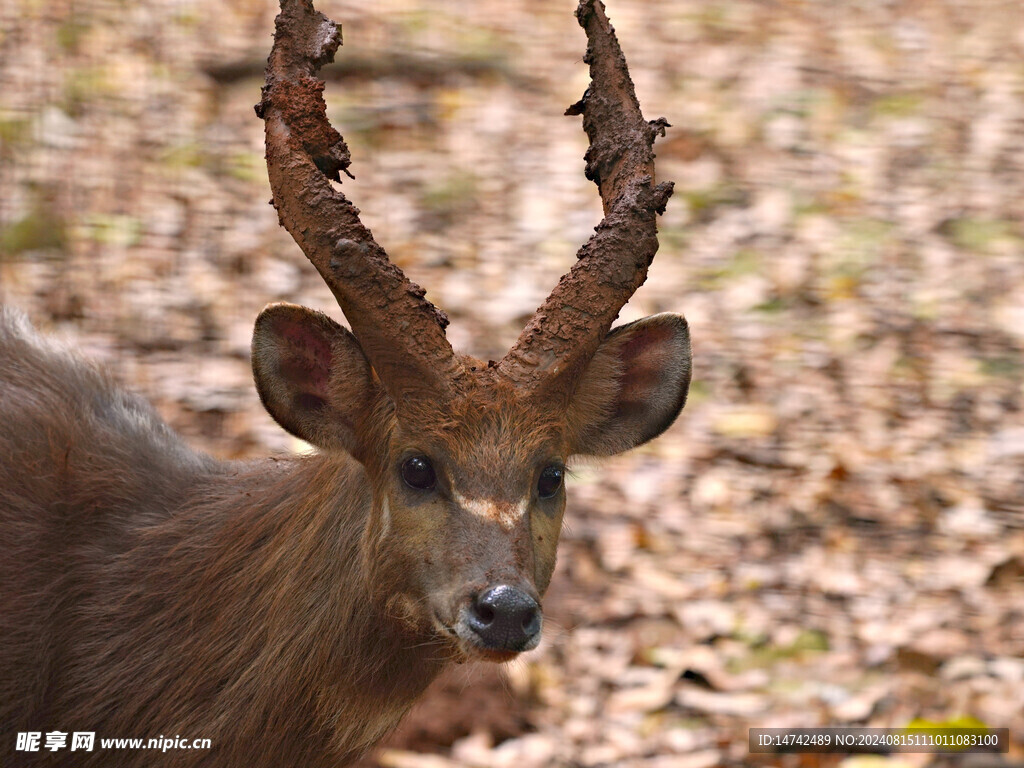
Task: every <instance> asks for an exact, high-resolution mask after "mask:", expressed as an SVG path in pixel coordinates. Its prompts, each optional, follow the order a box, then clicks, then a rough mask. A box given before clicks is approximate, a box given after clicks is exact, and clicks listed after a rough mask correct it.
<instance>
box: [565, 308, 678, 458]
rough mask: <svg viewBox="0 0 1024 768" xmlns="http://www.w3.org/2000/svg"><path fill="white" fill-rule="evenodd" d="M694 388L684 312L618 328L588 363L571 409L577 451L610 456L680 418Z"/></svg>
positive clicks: (572, 430)
mask: <svg viewBox="0 0 1024 768" xmlns="http://www.w3.org/2000/svg"><path fill="white" fill-rule="evenodd" d="M689 388H690V331H689V328H688V327H687V325H686V319H685V318H684V317H683V316H682V315H674V314H668V313H665V314H661V315H652V316H651V317H645V318H644V319H643V320H637V321H636V322H635V323H629V324H628V325H623V326H620V327H618V328H615V329H613V330H612V331H611V332H610V333H609V334H608V336H607V337H606V338H605V340H604V342H602V344H601V346H600V347H599V348H598V350H597V353H596V354H595V355H594V357H593V359H591V361H590V363H589V364H588V365H587V369H586V371H585V372H584V373H583V378H582V379H581V380H580V384H579V386H578V387H577V389H576V393H575V394H574V395H573V399H572V402H571V403H570V405H569V411H568V414H567V417H568V424H569V431H570V436H571V438H572V439H573V440H574V441H575V446H574V448H573V453H577V454H588V455H592V456H610V455H612V454H614V453H621V452H623V451H626V450H629V449H630V448H635V447H636V446H638V445H642V444H643V443H646V442H647V441H648V440H650V439H651V438H654V437H657V436H658V435H660V434H661V433H662V432H664V431H665V430H666V429H668V427H669V426H670V425H671V424H672V422H673V421H675V419H676V416H678V415H679V412H680V411H681V410H682V409H683V405H684V404H685V403H686V393H687V391H688V390H689Z"/></svg>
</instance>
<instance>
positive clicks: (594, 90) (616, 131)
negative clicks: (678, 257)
mask: <svg viewBox="0 0 1024 768" xmlns="http://www.w3.org/2000/svg"><path fill="white" fill-rule="evenodd" d="M576 18H577V19H578V20H579V23H580V26H582V27H583V28H584V29H585V30H586V33H587V39H588V46H587V53H586V56H585V57H584V61H585V62H587V63H588V64H589V65H590V77H591V84H590V87H589V88H588V89H587V91H586V93H584V94H583V98H582V99H580V101H579V102H577V103H576V104H574V105H573V106H571V107H569V109H567V110H566V114H567V115H579V114H582V115H583V128H584V130H585V131H586V133H587V136H588V137H589V139H590V148H589V149H588V150H587V153H586V157H585V159H586V162H587V166H586V175H587V178H588V179H590V180H592V181H593V182H594V183H595V184H597V187H598V191H599V193H600V195H601V202H602V204H603V207H604V214H605V215H604V219H603V220H602V221H601V223H600V224H599V225H598V226H597V227H596V229H595V232H594V235H593V236H592V237H591V238H590V240H589V241H588V242H587V243H586V245H584V246H583V247H582V248H581V249H580V250H579V252H578V253H577V259H578V261H577V262H576V264H575V265H573V268H572V269H571V270H570V271H569V272H568V274H566V275H564V276H563V277H562V279H561V280H560V281H559V283H558V285H557V286H556V287H555V289H554V291H552V293H551V295H550V296H548V298H547V300H546V301H545V302H544V303H543V304H542V305H541V307H540V308H539V309H538V310H537V312H536V313H535V314H534V316H533V318H532V319H531V320H530V322H529V324H528V325H527V326H526V328H525V329H524V330H523V332H522V334H521V335H520V337H519V339H518V341H516V343H515V345H513V347H512V349H511V350H509V353H508V354H507V355H506V356H505V358H504V359H503V360H502V361H501V362H500V363H499V366H498V368H499V371H500V373H501V374H503V375H504V376H505V377H506V378H507V379H509V380H510V381H512V382H513V383H514V384H515V385H517V386H519V387H522V388H525V389H526V390H528V391H531V392H533V393H535V394H540V395H541V396H543V397H551V398H554V399H556V400H561V401H563V402H564V401H567V399H568V398H569V397H571V395H572V393H573V391H574V390H575V388H576V385H577V383H578V381H579V377H580V376H581V375H582V373H583V370H584V368H585V367H586V365H587V363H588V362H589V361H590V359H591V357H593V355H594V353H595V352H596V351H597V348H598V346H600V344H601V342H602V341H603V340H604V337H605V336H606V335H607V333H608V331H609V329H610V328H611V324H612V322H613V321H614V320H615V318H616V317H617V316H618V314H619V310H621V309H622V307H623V305H624V304H625V303H626V302H627V301H629V298H630V296H632V295H633V293H634V292H635V291H636V289H637V288H639V287H640V286H641V285H642V284H643V282H644V280H646V279H647V268H648V267H649V266H650V263H651V261H652V259H653V258H654V254H655V253H656V252H657V250H658V230H657V222H656V215H657V214H659V213H662V212H664V210H665V204H666V203H667V202H668V198H669V196H670V195H671V194H672V183H671V182H664V183H662V184H658V185H656V186H655V184H654V151H653V145H654V139H655V136H656V135H659V134H661V135H664V133H665V128H666V127H667V126H668V123H667V122H665V120H664V119H663V118H662V119H658V120H654V121H652V122H647V121H645V120H644V118H643V115H642V114H641V113H640V104H639V102H638V101H637V98H636V93H635V92H634V89H633V82H632V80H630V78H629V70H628V68H627V67H626V59H625V57H624V56H623V55H622V49H621V48H620V47H619V43H618V40H617V39H616V38H615V30H614V29H612V26H611V24H610V23H609V21H608V17H607V16H606V15H605V10H604V5H603V4H602V2H601V0H580V4H579V7H578V8H577V9H576Z"/></svg>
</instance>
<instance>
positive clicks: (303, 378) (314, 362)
mask: <svg viewBox="0 0 1024 768" xmlns="http://www.w3.org/2000/svg"><path fill="white" fill-rule="evenodd" d="M252 372H253V378H255V380H256V391H257V392H259V396H260V400H262V401H263V407H264V408H266V409H267V412H268V413H269V414H270V415H271V416H272V417H273V418H274V421H276V422H277V423H278V424H280V425H281V426H282V427H284V428H285V430H287V431H288V432H291V433H292V434H293V435H295V436H296V437H300V438H302V439H303V440H305V441H306V442H307V443H310V444H312V445H315V446H316V447H317V448H323V449H325V450H344V451H348V452H349V453H351V454H353V455H354V456H357V457H358V456H359V455H360V446H361V441H360V439H359V436H360V430H359V425H360V423H361V421H362V418H363V417H364V416H365V415H366V414H367V412H368V411H370V410H372V407H373V401H374V398H375V396H376V392H377V389H378V388H377V386H376V384H375V383H374V378H373V371H372V369H371V367H370V364H369V362H367V360H366V355H364V354H363V350H362V349H361V348H360V346H359V342H358V341H356V338H355V336H353V335H352V334H351V333H350V332H349V331H347V330H346V329H344V328H342V327H341V326H340V325H338V324H337V323H336V322H334V321H333V320H331V318H329V317H327V315H324V314H322V313H320V312H316V311H314V310H312V309H307V308H306V307H300V306H297V305H295V304H271V305H269V306H267V307H266V308H265V309H264V310H263V311H262V312H261V313H260V316H259V317H257V318H256V327H255V329H254V330H253V335H252Z"/></svg>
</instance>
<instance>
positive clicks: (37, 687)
mask: <svg viewBox="0 0 1024 768" xmlns="http://www.w3.org/2000/svg"><path fill="white" fill-rule="evenodd" d="M303 313H308V316H309V318H312V319H309V320H308V323H306V324H303V323H304V322H305V321H303V317H304V315H303ZM296 320H299V321H302V322H299V325H298V326H296V325H295V324H294V321H296ZM664 323H665V321H662V322H661V323H654V324H653V325H652V328H653V329H654V332H653V333H651V332H648V331H643V330H642V326H638V327H639V328H641V332H640V333H639V334H635V338H636V339H639V340H640V341H638V342H637V343H639V344H640V346H641V347H643V346H644V344H643V343H641V342H642V341H643V337H645V336H651V337H652V338H654V337H659V336H665V335H666V334H665V333H663V332H662V331H661V330H659V329H662V326H663V325H664ZM669 324H670V325H672V324H674V326H673V327H678V322H677V321H675V320H672V321H671V322H670V323H669ZM345 334H347V331H344V329H341V328H340V327H339V326H337V325H336V324H334V323H333V322H332V321H330V320H328V319H327V318H326V317H325V316H323V315H319V314H316V315H314V313H312V312H311V311H309V310H300V308H294V307H288V306H284V305H277V306H276V307H270V308H268V310H266V311H265V313H264V315H263V316H261V319H260V321H259V322H258V323H257V333H256V340H255V342H254V350H255V351H254V367H255V369H256V371H257V381H258V384H259V386H260V392H261V396H263V397H264V400H265V402H267V403H268V408H269V409H270V410H271V413H273V414H274V415H275V416H277V418H278V419H279V421H281V423H282V425H283V426H285V427H286V428H289V429H292V430H293V431H298V432H300V433H302V432H304V431H308V434H305V435H304V436H306V437H307V438H310V439H313V440H314V441H315V442H318V443H320V447H321V449H322V450H323V452H322V453H321V454H319V455H317V456H314V457H307V458H302V459H287V460H274V459H269V460H265V461H259V462H253V463H220V462H217V461H215V460H213V459H211V458H209V457H207V456H204V455H202V454H199V453H197V452H195V451H193V450H192V449H190V448H188V447H187V446H186V445H185V444H184V443H183V442H182V441H181V440H180V439H179V438H178V437H177V436H176V435H175V434H174V433H173V432H172V431H171V430H170V429H169V428H168V427H167V426H166V425H165V424H164V423H163V422H162V421H161V420H160V418H159V417H158V416H157V415H156V413H155V412H154V411H153V410H152V408H151V407H150V406H149V405H147V404H146V403H145V402H144V401H142V400H141V399H139V398H137V397H135V396H132V395H129V394H126V393H124V392H123V391H122V390H120V389H119V388H118V387H117V386H116V385H115V383H114V382H113V381H112V380H111V379H110V377H109V376H107V375H106V374H104V373H102V372H100V371H98V370H96V369H94V368H92V367H90V366H88V365H86V364H85V363H83V362H81V361H80V360H78V359H77V358H75V357H74V356H73V355H72V354H71V353H69V352H68V351H66V350H64V349H63V348H61V347H59V346H58V345H56V344H54V343H52V342H49V341H47V340H45V339H42V338H41V337H39V336H38V335H36V334H35V333H34V332H33V331H32V329H31V328H30V327H29V325H28V323H27V321H26V320H25V319H24V318H23V316H21V315H20V314H18V313H15V312H12V311H9V310H3V309H2V308H0V542H2V547H3V551H2V556H0V594H2V595H3V602H2V610H0V726H2V733H0V738H2V740H3V742H2V743H3V754H4V757H3V765H4V766H8V767H9V768H18V766H29V765H32V766H37V765H82V766H125V767H127V768H133V767H134V766H139V768H142V766H164V765H166V766H172V765H173V766H212V765H216V766H281V765H296V766H299V765H301V766H307V767H310V768H315V767H316V766H340V765H345V764H347V763H348V762H350V761H352V760H353V759H355V758H356V757H358V756H359V755H360V754H362V753H363V752H364V751H365V750H366V749H368V748H369V747H370V746H372V745H373V744H374V743H375V742H376V741H377V740H378V739H380V738H381V737H382V736H383V735H384V734H385V733H387V732H388V731H389V730H390V729H391V728H393V727H394V726H395V725H396V724H397V722H398V720H399V719H400V718H401V716H402V714H403V713H404V712H405V711H406V710H407V709H408V708H409V706H410V705H411V704H412V703H413V701H414V700H415V699H416V697H417V696H418V695H419V694H420V693H421V692H422V691H423V689H424V688H425V687H426V686H427V685H428V684H429V682H430V681H431V680H432V679H433V678H434V676H435V675H436V674H437V673H438V672H439V671H440V669H441V668H442V667H443V666H444V665H445V664H446V663H450V662H452V661H458V660H462V659H465V658H468V657H472V656H478V657H480V656H482V657H484V658H487V657H488V656H487V654H486V653H483V652H479V653H478V652H476V651H474V649H473V648H472V647H467V646H466V644H465V642H463V641H461V640H460V639H459V638H458V637H456V636H455V635H454V632H453V630H452V627H453V626H454V623H455V621H456V617H457V613H458V611H459V609H460V607H461V606H464V605H465V604H466V603H467V601H468V600H470V599H471V597H472V595H474V594H477V593H479V592H480V591H481V590H483V589H485V588H487V587H488V586H490V585H494V584H499V583H500V584H512V585H515V586H516V587H518V588H521V589H522V590H524V591H526V592H528V593H529V594H532V595H535V596H536V597H537V599H538V600H539V598H540V596H542V595H543V593H544V591H545V589H546V588H547V585H548V582H549V581H550V578H551V573H552V571H553V569H554V563H555V547H556V544H557V540H558V533H559V530H560V527H561V519H562V512H563V509H564V505H565V495H564V493H559V494H558V495H557V497H555V498H552V499H546V500H545V499H539V498H537V496H536V493H534V492H533V491H532V489H533V488H534V487H535V485H536V482H537V477H538V475H539V472H540V471H541V469H542V468H543V467H544V466H546V465H547V464H548V463H550V462H552V461H555V462H563V461H565V460H567V459H568V457H569V455H570V454H571V453H573V452H574V451H577V450H579V449H580V445H578V444H577V442H578V441H577V438H578V434H579V433H580V432H581V430H582V431H585V432H587V438H586V439H587V441H589V442H590V443H592V444H597V443H599V442H600V441H599V439H598V434H599V433H601V432H602V430H605V431H608V432H609V434H612V435H613V436H612V437H611V438H609V439H610V440H611V441H612V442H611V443H609V446H611V447H610V448H609V450H612V449H614V450H618V449H619V448H620V447H621V445H622V444H624V442H627V441H626V440H625V439H624V438H623V437H621V436H620V435H615V434H614V433H615V429H614V428H613V427H609V426H607V425H609V424H614V423H615V422H616V417H615V413H616V412H617V411H618V410H621V409H620V407H619V405H618V401H619V400H620V399H621V398H620V393H624V392H633V395H632V396H634V397H635V396H636V392H635V390H636V388H637V387H640V389H641V390H642V391H643V392H644V393H645V394H644V395H643V397H644V398H646V399H652V400H654V401H658V402H662V401H664V402H668V401H670V400H673V398H676V399H678V391H679V386H680V380H679V376H678V375H676V376H674V377H670V378H672V381H671V382H670V384H671V386H669V387H667V388H666V387H665V386H662V385H661V384H658V382H659V381H660V379H659V377H658V376H651V375H650V371H649V370H647V367H645V366H640V367H639V368H638V369H637V370H638V372H639V373H638V375H636V376H634V375H632V373H631V370H632V369H631V368H630V365H631V364H630V362H629V360H625V358H623V359H624V360H625V362H622V361H620V362H617V363H616V362H614V361H611V362H609V361H608V360H605V361H603V362H599V363H597V364H596V365H597V367H596V368H595V373H593V374H591V376H590V378H591V383H590V384H587V381H588V379H587V377H585V378H584V383H583V385H582V389H583V390H584V391H583V392H582V393H581V398H582V400H581V401H580V402H581V403H582V405H580V406H579V407H578V408H577V411H576V413H575V415H570V414H569V413H568V412H565V413H557V412H556V413H544V412H538V410H537V407H536V405H534V404H532V403H531V402H529V401H526V400H523V399H521V398H520V397H519V396H518V395H517V392H516V391H515V390H514V389H512V388H511V386H510V385H508V384H504V383H501V382H498V381H488V378H487V375H486V369H481V378H480V379H479V383H478V386H477V387H475V388H473V389H471V390H469V391H467V393H466V394H465V395H464V396H462V397H461V398H460V399H459V400H457V401H449V402H445V403H443V404H434V406H433V407H431V406H430V404H429V403H427V402H424V401H417V402H413V403H410V404H408V405H407V406H406V408H405V409H404V410H403V411H402V412H397V411H396V409H395V407H394V406H393V405H392V403H391V402H390V400H389V399H388V398H387V396H386V395H385V394H384V393H383V391H382V390H381V388H380V387H379V386H378V385H377V384H376V383H375V379H374V376H373V372H372V370H371V369H370V368H369V366H368V364H367V363H366V360H365V356H363V355H362V352H361V350H360V349H359V346H358V344H356V343H355V342H354V339H351V337H350V336H346V335H345ZM668 336H669V337H672V334H668ZM614 337H615V334H613V338H614ZM623 338H626V339H627V340H628V338H634V335H631V332H629V331H627V332H626V335H625V336H623ZM673 338H674V337H673ZM656 341H658V343H662V344H663V343H665V342H664V340H658V339H656ZM670 341H671V339H670ZM672 343H676V341H673V342H672ZM621 347H623V344H622V343H621V340H620V341H619V342H616V343H615V344H612V345H610V346H609V347H608V350H609V351H608V352H607V353H606V354H607V355H611V356H612V357H614V358H616V359H618V358H619V357H620V354H619V352H618V351H616V350H619V349H620V348H621ZM672 349H675V350H676V352H678V351H679V347H678V344H677V345H676V346H675V347H672V348H671V349H669V348H668V347H666V348H665V349H664V350H662V352H657V351H655V352H653V353H652V354H653V356H654V357H655V358H657V357H659V355H661V356H664V355H666V354H667V355H668V356H669V357H670V358H671V357H672V355H671V354H670V352H671V350H672ZM328 350H329V351H328ZM686 351H687V355H688V346H687V350H686ZM599 354H600V353H599ZM639 357H640V358H642V359H647V358H649V357H650V355H644V354H640V355H639ZM648 367H649V366H648ZM606 368H607V369H608V370H605V369H606ZM686 370H687V376H686V379H687V381H688V360H687V363H686ZM609 371H610V372H609ZM609 377H610V378H609ZM310 378H313V379H318V378H319V380H318V381H314V382H313V383H312V384H310V383H309V381H308V379H310ZM647 380H650V382H653V383H654V384H658V386H661V389H664V394H659V392H660V391H661V390H658V389H657V387H656V388H655V389H650V388H649V387H648V389H643V386H644V385H643V381H647ZM268 382H269V383H268ZM631 382H632V383H631ZM683 384H685V382H683ZM311 386H312V387H313V390H315V392H316V393H318V394H317V395H316V397H314V398H312V399H311V398H309V397H305V396H303V397H297V398H296V397H295V396H294V395H295V393H296V390H295V387H299V388H300V390H301V392H300V393H299V394H302V393H305V394H309V391H313V390H310V387H311ZM590 390H593V391H590ZM683 392H684V393H685V386H684V387H683ZM673 402H674V401H673ZM680 406H681V404H680ZM581 408H584V409H588V411H589V413H590V414H591V415H592V416H594V417H595V418H594V422H595V424H597V426H596V427H595V426H594V424H591V425H590V426H587V427H586V428H585V429H584V426H583V425H584V421H585V419H584V416H583V415H582V414H583V411H582V410H580V409H581ZM282 409H284V410H282ZM668 410H671V407H670V406H669V407H668ZM676 410H678V409H676ZM665 411H666V408H665V407H661V408H660V410H659V408H654V409H653V411H652V412H653V413H655V417H654V418H655V421H658V424H656V425H655V426H656V427H658V431H660V429H663V428H664V426H665V425H664V424H662V422H664V417H663V415H662V416H658V415H657V414H658V413H661V412H665ZM674 415H675V412H673V413H672V417H674ZM318 418H320V419H326V420H327V422H326V423H322V424H318V423H317V419H318ZM577 422H578V423H577ZM652 423H653V422H652ZM601 424H605V425H606V426H605V427H601V426H600V425H601ZM304 425H305V426H304ZM339 425H341V426H339ZM659 425H660V426H659ZM652 428H653V427H651V426H648V427H647V428H646V431H645V432H644V434H648V433H650V432H651V429H652ZM631 429H632V428H631ZM634 431H635V430H634ZM641 431H642V432H643V431H644V430H641ZM631 434H632V433H631ZM339 435H341V436H342V437H341V438H339V437H338V436H339ZM632 439H633V440H634V441H635V440H636V439H638V438H636V436H635V435H634V436H633V438H632ZM644 439H646V438H644ZM343 449H344V450H349V451H352V453H353V454H355V455H356V456H358V457H359V458H360V459H361V463H360V462H359V461H356V460H354V459H353V458H352V457H351V456H350V455H349V454H348V453H345V452H344V450H343ZM410 452H416V453H422V454H425V455H427V456H429V457H430V458H431V460H432V462H433V465H434V467H435V468H436V470H437V476H438V487H437V491H436V492H431V493H424V492H421V491H415V490H413V489H411V488H409V487H408V486H406V485H404V484H403V483H402V481H401V479H400V475H399V472H398V467H400V466H401V462H402V460H403V458H404V457H406V456H407V455H408V454H409V453H410ZM598 452H608V451H598ZM531 494H532V496H531ZM460 499H462V500H463V501H460ZM467 499H468V501H465V500H467ZM524 499H527V500H528V504H526V502H524ZM463 502H464V503H463ZM464 504H465V505H464ZM471 504H479V505H481V506H480V508H481V509H484V510H490V509H495V510H499V511H500V510H508V509H514V508H517V507H516V505H523V504H526V513H525V514H524V515H523V516H522V517H521V518H520V519H516V521H515V523H514V525H512V526H510V527H509V526H503V525H499V524H497V523H496V522H495V520H493V519H489V518H488V517H487V516H486V515H483V516H482V515H481V514H480V513H479V509H476V511H474V509H473V508H471V506H470V505H471ZM506 657H507V655H506ZM50 730H61V731H65V732H69V733H70V732H73V731H95V732H96V734H97V748H96V750H95V751H94V752H91V753H81V752H75V753H71V752H69V751H68V750H67V749H64V750H61V751H58V752H55V753H51V752H45V751H42V752H38V753H26V752H14V751H13V747H14V744H15V733H17V732H19V731H41V732H44V733H45V732H46V731H50ZM161 735H163V736H169V737H174V736H182V737H185V738H189V739H191V738H209V739H211V740H212V744H213V748H212V749H211V750H171V751H169V752H166V753H156V752H151V751H146V750H137V751H134V750H123V751H116V752H114V751H104V750H101V749H99V745H98V739H100V738H107V737H141V738H150V737H157V736H161Z"/></svg>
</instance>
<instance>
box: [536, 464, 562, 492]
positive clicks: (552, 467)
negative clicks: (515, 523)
mask: <svg viewBox="0 0 1024 768" xmlns="http://www.w3.org/2000/svg"><path fill="white" fill-rule="evenodd" d="M564 474H565V470H564V469H562V468H561V467H560V466H558V465H557V464H549V465H548V466H546V467H544V470H543V471H542V472H541V473H540V479H539V480H538V481H537V495H538V496H540V498H542V499H550V498H551V497H552V496H554V495H555V494H556V493H558V489H559V488H561V487H562V476H563V475H564Z"/></svg>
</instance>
